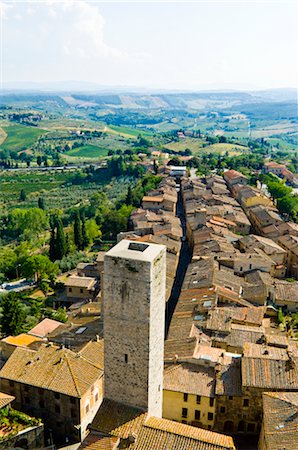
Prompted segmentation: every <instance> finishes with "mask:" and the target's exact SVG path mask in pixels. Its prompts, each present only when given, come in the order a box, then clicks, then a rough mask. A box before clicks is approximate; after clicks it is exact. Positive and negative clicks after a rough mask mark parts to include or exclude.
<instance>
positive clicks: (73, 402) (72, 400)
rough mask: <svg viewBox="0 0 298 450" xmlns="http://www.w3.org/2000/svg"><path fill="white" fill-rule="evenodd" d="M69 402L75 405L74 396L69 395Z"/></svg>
mask: <svg viewBox="0 0 298 450" xmlns="http://www.w3.org/2000/svg"><path fill="white" fill-rule="evenodd" d="M70 403H72V404H73V405H75V403H76V399H75V398H73V397H71V399H70Z"/></svg>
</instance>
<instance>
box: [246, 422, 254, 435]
mask: <svg viewBox="0 0 298 450" xmlns="http://www.w3.org/2000/svg"><path fill="white" fill-rule="evenodd" d="M254 431H255V424H254V423H248V424H247V432H248V433H254Z"/></svg>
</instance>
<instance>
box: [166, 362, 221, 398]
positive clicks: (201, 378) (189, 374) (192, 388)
mask: <svg viewBox="0 0 298 450" xmlns="http://www.w3.org/2000/svg"><path fill="white" fill-rule="evenodd" d="M163 388H164V390H167V391H175V392H186V393H188V394H194V395H202V396H204V397H214V392H215V373H214V369H213V368H210V367H204V366H200V365H198V364H189V363H182V364H174V365H171V366H169V367H168V368H167V369H165V372H164V385H163Z"/></svg>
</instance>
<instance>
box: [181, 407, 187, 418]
mask: <svg viewBox="0 0 298 450" xmlns="http://www.w3.org/2000/svg"><path fill="white" fill-rule="evenodd" d="M182 417H187V408H182Z"/></svg>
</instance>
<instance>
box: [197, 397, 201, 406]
mask: <svg viewBox="0 0 298 450" xmlns="http://www.w3.org/2000/svg"><path fill="white" fill-rule="evenodd" d="M197 404H198V405H200V404H201V396H200V395H197Z"/></svg>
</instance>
